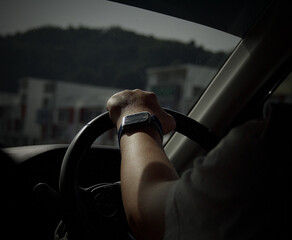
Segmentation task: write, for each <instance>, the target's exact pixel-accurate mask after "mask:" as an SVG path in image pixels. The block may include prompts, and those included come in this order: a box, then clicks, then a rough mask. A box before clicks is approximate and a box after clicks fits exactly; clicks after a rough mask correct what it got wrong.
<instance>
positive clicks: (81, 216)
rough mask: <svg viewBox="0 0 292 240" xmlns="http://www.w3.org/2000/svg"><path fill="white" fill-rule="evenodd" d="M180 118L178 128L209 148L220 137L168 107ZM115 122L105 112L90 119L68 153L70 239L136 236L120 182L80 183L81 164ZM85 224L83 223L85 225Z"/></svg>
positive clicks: (65, 191)
mask: <svg viewBox="0 0 292 240" xmlns="http://www.w3.org/2000/svg"><path fill="white" fill-rule="evenodd" d="M164 110H165V111H166V112H168V113H169V114H171V115H172V116H173V117H174V118H175V120H176V129H175V131H177V132H179V133H181V134H183V135H185V136H186V137H188V138H190V139H192V140H193V141H195V142H196V143H198V144H199V145H201V146H202V147H203V148H204V149H205V150H207V151H209V150H210V149H212V148H213V147H214V146H215V145H216V144H217V143H218V140H219V139H218V138H217V137H216V135H215V134H214V133H213V132H212V131H211V130H210V129H208V128H207V127H205V126H203V125H202V124H200V123H198V122H197V121H195V120H193V119H191V118H189V117H187V116H185V115H183V114H181V113H178V112H176V111H173V110H169V109H164ZM113 127H114V125H113V123H112V122H111V120H110V118H109V114H108V112H105V113H103V114H101V115H99V116H98V117H96V118H94V119H93V120H92V121H90V122H89V123H87V124H86V125H85V126H84V127H83V129H81V130H80V132H79V133H78V134H77V135H76V136H75V138H74V139H73V141H72V142H71V144H70V146H69V147H68V149H67V152H66V154H65V156H64V159H63V162H62V166H61V172H60V179H59V188H60V194H61V199H62V204H63V205H62V209H63V211H64V212H63V221H64V222H65V225H66V229H67V232H68V234H69V239H70V240H71V239H80V238H81V237H82V238H84V237H90V238H92V239H127V240H128V239H134V238H133V237H132V236H131V232H130V230H129V229H128V225H127V222H126V218H125V214H124V211H123V205H122V200H121V194H120V183H119V182H117V183H98V184H96V185H94V186H91V187H89V188H86V189H85V188H81V187H80V186H79V184H78V178H77V175H78V166H79V163H80V161H82V158H83V156H84V155H85V153H86V151H87V150H88V149H89V148H90V147H91V145H92V143H93V142H94V141H95V140H96V138H98V137H99V136H100V135H102V134H103V133H104V132H106V131H108V130H110V129H111V128H113ZM81 226H83V227H81Z"/></svg>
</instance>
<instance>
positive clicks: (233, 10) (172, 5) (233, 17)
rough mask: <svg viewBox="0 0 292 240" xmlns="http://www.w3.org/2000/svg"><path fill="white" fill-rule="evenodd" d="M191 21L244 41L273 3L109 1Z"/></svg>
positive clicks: (259, 0) (260, 0)
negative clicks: (266, 8)
mask: <svg viewBox="0 0 292 240" xmlns="http://www.w3.org/2000/svg"><path fill="white" fill-rule="evenodd" d="M109 1H112V2H117V3H122V4H126V5H130V6H134V7H138V8H142V9H146V10H150V11H154V12H158V13H162V14H166V15H170V16H173V17H177V18H180V19H184V20H187V21H191V22H196V23H199V24H203V25H206V26H209V27H212V28H215V29H218V30H221V31H224V32H227V33H229V34H233V35H235V36H238V37H241V38H243V37H244V35H245V33H246V32H247V31H248V29H249V28H250V26H251V25H252V24H253V23H254V22H255V20H256V19H257V17H258V16H259V15H260V14H261V13H262V11H263V10H264V9H265V7H266V6H267V4H269V3H270V2H271V0H245V1H232V0H223V1H217V0H200V1H193V0H161V1H156V0H147V1H143V0H109Z"/></svg>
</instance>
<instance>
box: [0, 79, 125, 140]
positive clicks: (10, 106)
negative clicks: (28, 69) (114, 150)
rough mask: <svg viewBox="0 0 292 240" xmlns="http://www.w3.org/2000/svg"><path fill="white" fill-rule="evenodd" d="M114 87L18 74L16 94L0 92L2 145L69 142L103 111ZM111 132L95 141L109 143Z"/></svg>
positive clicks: (0, 137) (116, 90) (113, 91)
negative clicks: (19, 77)
mask: <svg viewBox="0 0 292 240" xmlns="http://www.w3.org/2000/svg"><path fill="white" fill-rule="evenodd" d="M118 91H120V90H119V89H115V88H107V87H99V86H91V85H84V84H78V83H69V82H62V81H52V80H47V79H36V78H22V79H20V80H19V88H18V93H17V94H10V95H9V94H4V93H1V94H0V95H1V97H0V123H1V136H0V139H2V141H3V142H4V144H5V145H29V144H48V143H69V142H71V140H72V139H73V137H74V136H75V135H76V134H77V133H78V131H79V130H80V129H81V128H82V127H83V126H84V124H86V123H87V122H89V121H90V120H91V119H93V118H94V117H96V116H98V115H99V114H101V113H103V112H105V111H106V102H107V100H108V98H109V97H110V96H112V95H113V94H114V93H116V92H118ZM112 135H113V134H112V133H108V134H106V135H105V136H102V137H101V138H99V139H98V140H97V143H104V144H107V143H109V144H113V141H115V140H114V138H113V136H112Z"/></svg>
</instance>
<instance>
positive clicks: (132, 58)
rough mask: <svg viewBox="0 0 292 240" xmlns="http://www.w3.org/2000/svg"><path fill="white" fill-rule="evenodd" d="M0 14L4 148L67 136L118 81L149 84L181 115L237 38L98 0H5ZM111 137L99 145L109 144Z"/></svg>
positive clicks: (126, 85)
mask: <svg viewBox="0 0 292 240" xmlns="http://www.w3.org/2000/svg"><path fill="white" fill-rule="evenodd" d="M12 12H13V14H11V13H12ZM0 16H1V18H0V51H1V55H2V57H1V59H0V69H1V84H0V124H1V126H0V130H1V132H0V141H1V143H2V144H3V145H6V146H18V145H26V144H46V143H69V142H71V140H72V139H73V137H74V136H75V134H76V133H77V132H78V131H79V130H80V129H81V128H82V126H84V124H86V122H88V121H90V120H91V119H92V118H94V117H95V116H97V115H98V114H100V113H102V112H104V111H106V108H105V106H106V101H107V99H108V98H109V97H110V96H111V95H113V94H114V93H116V92H118V91H120V90H123V89H134V88H140V89H144V90H148V91H153V92H155V93H156V94H157V96H158V98H159V101H160V103H161V104H162V106H163V107H167V108H171V109H174V110H177V111H179V112H182V113H188V112H189V111H190V109H191V108H192V107H193V106H194V104H195V103H196V101H197V100H198V99H199V97H200V96H201V94H202V93H203V92H204V90H205V89H206V87H207V86H208V84H209V83H210V82H211V80H212V79H213V77H214V76H215V74H216V73H217V72H218V70H219V69H220V67H221V66H222V65H223V64H224V62H225V61H226V59H227V58H228V56H229V55H230V54H231V52H232V51H233V49H234V48H235V47H236V45H237V44H238V42H239V41H240V39H239V38H238V37H235V36H232V35H230V34H227V33H224V32H221V31H218V30H216V29H211V28H209V27H206V26H203V25H199V24H196V23H192V22H188V21H185V20H180V19H177V18H174V17H169V16H166V15H163V14H158V13H154V12H151V11H147V10H141V9H138V8H135V7H130V6H126V5H122V4H118V3H114V2H110V1H102V0H96V1H93V0H85V1H70V2H69V1H56V0H51V1H33V0H28V1H17V0H10V1H6V2H5V3H1V6H0ZM15 16H18V17H17V18H15ZM114 135H115V134H114V132H113V131H112V132H109V133H108V134H106V135H105V136H103V137H102V138H101V139H99V140H98V141H97V143H98V144H110V145H112V144H115V145H116V144H117V142H116V138H115V136H114Z"/></svg>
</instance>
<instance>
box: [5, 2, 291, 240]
mask: <svg viewBox="0 0 292 240" xmlns="http://www.w3.org/2000/svg"><path fill="white" fill-rule="evenodd" d="M110 2H113V3H117V4H122V5H126V6H130V7H134V8H139V9H145V10H147V11H151V12H154V13H159V14H163V15H167V16H170V17H173V18H178V19H182V20H184V21H186V22H195V23H198V24H200V25H204V26H207V27H208V28H214V29H217V30H219V31H223V32H225V33H228V34H231V35H234V36H236V37H238V38H239V39H240V41H239V42H238V43H237V44H236V46H235V47H234V49H232V51H231V52H230V54H229V55H228V57H227V58H226V60H225V61H224V62H223V64H222V66H220V68H219V69H218V70H217V71H216V73H215V75H214V77H212V80H211V81H210V83H208V84H207V86H206V88H205V89H204V91H203V92H202V94H201V95H200V97H199V98H198V99H197V100H196V101H195V102H194V104H192V107H191V108H190V109H189V110H188V111H187V112H185V113H181V112H180V111H179V110H177V109H171V108H169V107H168V106H165V109H166V111H168V112H169V113H170V114H172V115H173V116H174V117H175V119H176V121H177V129H176V132H174V133H172V134H171V135H170V136H168V137H167V138H166V139H165V140H164V149H165V152H166V154H167V156H168V158H169V159H170V161H171V162H172V163H173V165H174V166H175V168H176V170H177V172H178V174H179V175H180V174H182V173H183V172H184V171H185V170H186V169H188V168H190V167H192V163H193V160H194V159H195V158H196V157H198V156H202V155H206V154H207V153H208V151H209V150H210V149H212V148H213V147H214V146H215V145H216V144H217V143H218V142H219V141H220V139H222V138H223V137H224V136H225V135H226V134H227V133H228V132H229V131H230V129H232V128H233V127H236V126H238V125H240V124H242V123H244V122H246V121H248V120H251V119H255V118H263V117H264V116H263V112H264V107H265V106H266V105H267V103H287V104H291V102H292V74H291V69H292V48H291V42H292V31H291V29H292V28H291V21H290V12H291V10H289V9H290V8H289V7H288V2H287V1H276V0H253V1H251V0H247V1H237V2H234V1H229V0H224V1H213V0H207V1H188V0H185V1H176V0H168V1H166V0H159V1H152V0H149V1H132V0H112V1H110ZM279 96H280V97H279ZM163 107H164V106H163ZM287 109H288V111H289V109H290V110H291V108H287ZM287 109H286V108H285V110H283V111H287ZM279 114H280V116H279V119H278V120H277V122H276V123H275V124H276V125H277V126H278V125H281V124H284V123H283V122H285V124H286V125H288V126H286V125H285V126H284V125H282V128H281V130H279V131H278V132H277V134H274V135H272V137H273V139H272V140H271V142H272V143H271V144H273V143H274V142H275V144H276V143H277V142H278V141H279V140H281V141H283V142H287V147H286V148H287V149H289V148H290V147H291V135H289V134H291V126H289V120H291V119H292V118H291V115H292V113H291V111H290V112H286V113H283V112H279ZM284 120H285V121H284ZM290 123H291V122H290ZM112 129H113V125H112V123H111V121H110V119H109V116H108V113H107V112H106V110H104V111H103V112H102V113H101V114H98V115H96V116H94V117H93V118H92V120H90V121H88V122H87V123H85V124H84V125H83V128H82V129H81V130H80V131H79V132H78V133H76V135H75V137H74V138H72V141H71V142H70V143H56V144H54V143H50V144H35V145H33V144H30V145H21V146H3V147H1V151H0V159H1V169H2V171H1V184H2V197H1V202H2V204H1V207H2V213H3V214H2V216H3V222H4V223H3V224H1V225H2V228H3V230H4V232H5V234H7V237H8V238H10V239H11V238H12V239H20V238H21V239H40V238H41V239H48V240H49V239H50V240H52V239H54V235H55V231H56V229H57V226H58V225H59V224H61V225H60V226H61V227H59V228H58V231H59V235H62V234H64V232H68V234H69V239H81V238H83V239H84V238H85V237H87V238H89V239H135V238H134V236H133V235H132V234H131V230H130V229H129V228H128V226H127V222H126V219H125V215H124V212H123V206H122V201H121V196H120V185H119V183H120V182H119V181H120V161H121V160H120V151H119V146H117V145H114V146H108V145H101V144H94V142H95V140H96V139H97V138H99V137H100V136H101V135H102V134H104V133H106V132H108V131H110V130H112ZM3 143H5V139H3ZM272 146H274V145H272ZM289 154H290V157H291V151H290V153H289ZM279 156H282V155H281V154H280V153H279ZM285 156H286V155H285ZM285 160H286V161H284V162H287V161H288V160H289V158H287V159H285ZM278 162H280V160H279V159H275V162H274V164H275V165H277V164H278ZM282 163H283V161H282V162H281V164H282ZM279 164H280V163H279ZM285 166H286V165H285ZM287 166H288V165H287ZM288 169H289V168H288V167H287V168H286V170H287V171H288ZM287 174H288V173H287ZM288 175H289V174H288ZM273 176H275V175H270V177H273ZM286 181H290V180H288V177H287V179H286ZM285 184H286V183H285ZM285 184H283V185H282V187H283V186H289V184H288V183H287V184H288V185H285ZM276 187H277V186H276ZM279 187H280V186H279ZM281 189H282V188H281ZM290 190H291V185H290V186H289V188H288V187H284V188H283V189H282V190H281V191H283V193H282V192H281V193H280V199H282V200H283V201H284V200H285V199H286V200H285V201H288V200H287V198H288V196H289V194H288V192H289V191H290ZM271 191H273V190H271ZM277 196H279V195H277ZM284 198H285V199H284ZM287 219H288V218H287ZM279 221H280V222H281V223H280V225H281V226H280V227H281V229H282V228H286V227H287V226H286V225H287V222H285V221H286V219H285V218H283V219H279ZM64 229H65V230H64ZM62 231H64V232H63V233H60V232H62ZM281 231H282V230H281ZM283 231H284V230H283ZM280 239H286V238H285V237H283V238H280Z"/></svg>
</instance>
